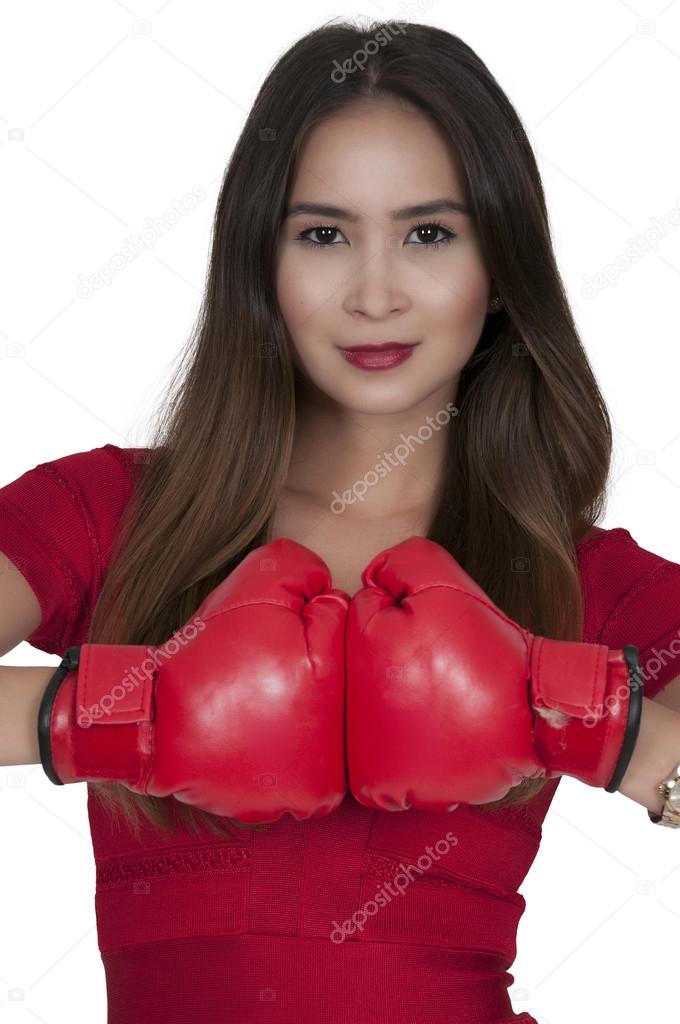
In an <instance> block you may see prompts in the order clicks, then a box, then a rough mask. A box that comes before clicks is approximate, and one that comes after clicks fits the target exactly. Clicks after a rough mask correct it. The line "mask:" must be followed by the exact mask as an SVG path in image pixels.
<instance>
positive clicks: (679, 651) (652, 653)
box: [591, 528, 680, 698]
mask: <svg viewBox="0 0 680 1024" xmlns="http://www.w3.org/2000/svg"><path fill="white" fill-rule="evenodd" d="M608 533H609V534H610V537H609V539H608V540H606V541H605V542H604V543H603V544H602V545H601V552H600V557H599V562H598V564H597V566H596V567H594V570H595V571H594V572H593V573H592V576H591V581H592V582H591V586H592V587H593V588H594V589H595V590H596V599H597V602H598V604H599V606H600V609H601V611H602V612H603V620H601V621H603V626H602V629H601V632H600V635H599V637H598V638H597V640H596V642H599V643H602V644H606V646H607V647H609V648H617V649H620V648H621V647H623V646H624V645H625V644H634V645H635V646H636V647H637V648H638V650H639V652H640V663H641V667H642V672H643V679H644V695H645V697H649V698H654V697H656V695H657V694H658V693H659V692H660V691H661V690H662V689H663V688H664V686H666V685H667V684H668V683H669V682H670V681H671V680H672V679H674V678H675V677H676V676H680V564H678V563H677V562H673V561H671V560H670V559H667V558H663V557H662V556H661V555H658V554H655V553H654V552H653V551H648V550H647V549H646V548H642V547H640V546H639V544H638V543H637V542H636V541H635V540H634V538H633V537H632V536H631V534H630V533H629V532H628V530H625V529H621V528H617V529H615V530H610V531H608Z"/></svg>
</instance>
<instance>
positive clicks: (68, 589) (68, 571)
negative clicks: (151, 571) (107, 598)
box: [0, 444, 151, 653]
mask: <svg viewBox="0 0 680 1024" xmlns="http://www.w3.org/2000/svg"><path fill="white" fill-rule="evenodd" d="M150 456H151V449H144V448H121V447H119V446H117V445H113V444H107V445H103V446H102V447H99V448H92V449H89V450H86V451H81V452H73V453H71V454H68V455H62V456H60V457H59V458H56V459H50V460H48V461H45V462H40V463H38V464H37V465H35V466H33V467H32V468H30V469H28V470H26V471H25V472H24V473H22V474H21V475H20V476H18V477H16V478H15V479H13V480H10V482H9V483H6V484H5V485H4V486H0V552H2V553H3V554H4V555H5V556H6V557H7V558H8V559H9V560H10V561H11V562H12V564H13V565H14V566H16V568H18V569H19V571H20V572H21V573H22V575H23V576H24V577H25V579H26V581H27V582H28V584H29V585H30V586H31V588H32V589H33V591H34V593H35V594H36V596H37V598H38V601H39V603H40V606H41V610H42V621H41V624H40V626H39V628H38V629H37V630H36V631H35V633H34V634H32V635H31V637H29V638H28V642H29V643H31V644H33V646H35V647H39V648H40V649H41V650H45V651H48V652H49V653H57V652H59V651H60V650H63V648H64V646H66V645H67V644H68V643H71V642H74V643H75V642H80V641H77V640H76V639H75V638H77V637H80V636H81V635H84V631H85V629H86V627H87V623H88V621H89V617H90V615H91V613H92V609H93V607H94V603H95V601H96V599H97V596H98V593H99V590H100V588H101V585H102V581H103V579H104V577H105V575H106V572H107V569H108V564H109V561H110V555H111V551H112V546H113V542H114V540H115V538H116V536H117V534H118V530H119V526H120V522H121V517H122V514H123V512H124V510H125V508H126V506H127V504H128V502H129V499H130V497H131V495H132V493H133V491H134V485H135V481H136V480H137V479H138V477H139V473H140V471H141V470H142V468H143V466H144V465H145V464H146V462H148V461H150Z"/></svg>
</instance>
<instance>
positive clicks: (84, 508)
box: [0, 444, 680, 1024]
mask: <svg viewBox="0 0 680 1024" xmlns="http://www.w3.org/2000/svg"><path fill="white" fill-rule="evenodd" d="M143 456H144V449H121V448H118V447H116V446H115V445H111V444H108V445H104V446H103V447H102V448H95V449H93V450H92V451H86V452H78V453H76V454H74V455H68V456H66V457H64V458H61V459H56V460H54V461H52V462H47V463H43V464H41V465H39V466H36V467H35V468H34V469H31V470H29V471H28V472H27V473H24V474H23V475H22V476H20V477H19V478H18V479H17V480H14V481H12V482H11V483H9V484H7V485H6V486H5V487H4V488H0V551H2V552H4V553H5V554H6V555H7V557H8V558H10V559H11V560H12V561H13V562H15V564H16V565H17V566H18V568H19V569H20V570H21V572H22V573H23V575H24V576H25V577H26V579H27V580H28V582H29V583H30V584H31V586H32V587H33V589H34V591H35V593H36V594H37V596H38V599H39V601H40V606H41V608H42V612H43V617H42V622H41V624H40V626H39V627H38V628H37V629H36V630H35V632H34V633H33V634H32V635H31V636H30V637H28V638H27V640H28V643H30V644H32V645H33V646H34V647H37V648H39V649H40V650H42V651H46V652H48V653H50V654H58V655H61V654H62V653H63V651H64V649H65V648H66V647H67V646H69V645H71V644H80V643H83V642H85V639H86V635H87V628H88V625H89V622H90V620H91V616H92V611H93V608H94V605H95V603H96V600H97V596H98V593H99V591H100V588H101V585H102V581H103V579H104V576H105V573H106V570H107V564H108V557H109V551H110V547H111V543H112V541H113V538H114V536H115V532H116V526H117V523H118V521H119V518H120V515H121V512H122V510H123V508H124V507H125V504H126V502H127V500H128V498H129V497H130V494H131V489H132V483H133V479H134V474H135V473H136V471H137V470H138V468H139V465H140V464H141V462H143V461H144V459H143ZM577 554H578V560H579V566H580V572H581V580H582V588H583V593H584V599H585V627H584V634H583V639H584V640H586V641H589V642H601V643H604V644H607V645H608V646H610V647H613V648H616V647H621V646H623V644H625V643H633V644H635V645H636V646H637V647H638V648H639V650H640V655H641V661H642V667H643V673H644V678H645V695H646V696H648V697H653V696H655V695H656V694H657V693H658V692H659V690H660V689H661V688H662V687H663V686H664V685H666V683H668V682H669V681H670V680H671V679H672V678H673V677H674V676H676V675H678V674H680V663H679V664H678V665H675V664H674V661H675V654H676V653H677V652H680V629H679V627H680V565H678V564H676V563H674V562H670V561H668V560H667V559H664V558H662V557H660V556H659V555H656V554H654V553H652V552H649V551H646V550H645V549H643V548H641V547H639V546H638V545H637V543H636V542H635V540H634V539H633V538H632V537H631V535H630V533H629V532H628V531H627V530H625V529H623V528H617V529H612V530H598V531H597V532H596V533H595V534H594V535H592V536H590V537H588V538H587V539H586V540H585V542H582V543H581V544H580V545H579V546H578V549H577ZM671 644H672V646H671ZM559 781H560V780H559V779H554V780H551V782H549V783H548V784H547V785H546V786H545V788H544V789H543V791H542V792H541V793H540V794H539V795H538V796H537V797H536V798H534V799H533V800H531V801H530V802H528V803H527V804H525V805H523V806H519V807H507V808H501V809H500V810H496V811H493V812H488V811H483V810H480V809H479V808H475V807H473V806H468V807H466V806H463V805H461V806H460V807H459V808H458V809H457V810H456V811H455V812H453V813H452V814H443V813H442V814H433V813H429V812H423V811H408V812H401V813H391V812H388V811H375V810H371V809H369V808H365V807H362V806H361V805H360V804H357V803H356V801H355V800H353V798H352V797H351V796H348V797H347V798H346V799H345V801H344V802H343V804H342V805H341V806H340V808H339V809H338V810H337V811H335V812H334V813H333V814H332V815H329V816H327V817H325V818H319V819H313V820H307V821H299V822H298V821H295V820H294V819H293V818H292V817H291V816H290V815H285V816H284V818H283V819H281V820H280V821H278V822H276V823H274V824H271V825H268V826H267V829H266V830H265V831H263V832H250V831H246V830H235V834H234V836H233V838H226V839H221V838H219V837H216V836H213V835H212V834H210V833H208V832H207V831H206V832H205V835H204V836H202V837H197V836H195V835H192V834H191V833H190V832H189V831H188V830H186V829H184V828H182V827H181V826H180V825H179V823H177V824H176V828H175V831H174V832H173V833H172V834H168V833H165V832H160V831H158V830H156V829H155V828H153V827H152V826H150V825H148V826H144V827H143V829H142V833H141V835H140V839H139V841H137V840H135V839H134V837H133V835H132V833H131V832H130V831H129V830H128V829H127V827H125V826H124V824H123V823H122V822H121V823H120V824H119V825H116V824H111V822H110V821H109V818H108V816H107V815H106V814H105V813H104V812H102V810H101V808H100V806H99V804H98V803H97V802H96V801H95V800H94V799H93V796H92V791H91V790H90V791H89V794H88V814H89V821H90V829H91V835H92V844H93V852H94V857H95V862H96V892H95V910H96V917H97V929H98V940H99V948H100V950H101V955H102V961H103V964H104V969H105V974H106V984H107V996H108V1006H109V1016H108V1021H109V1024H132V1022H134V1024H140V1022H142V1021H143V1022H144V1024H156V1022H159V1024H160V1022H163V1024H188V1022H192V1024H194V1022H199V1021H200V1022H201V1024H217V1022H219V1024H225V1022H227V1021H229V1022H232V1021H233V1022H236V1024H250V1022H265V1021H266V1022H272V1024H321V1022H323V1024H341V1022H342V1024H349V1022H352V1024H397V1022H398V1024H403V1022H408V1024H444V1022H446V1024H463V1022H465V1024H503V1022H511V1021H512V1022H515V1024H531V1022H534V1018H533V1017H531V1016H530V1015H529V1014H528V1013H522V1014H518V1015H515V1014H514V1013H513V1009H512V1004H511V1001H510V998H509V995H508V987H509V986H510V985H511V984H512V983H513V982H514V978H513V976H512V974H510V973H509V968H510V966H511V965H512V963H513V961H514V959H515V954H516V945H515V942H516V933H517V926H518V923H519V920H520V917H521V915H522V913H523V911H524V907H525V902H524V898H523V897H522V896H520V895H519V893H518V891H517V890H518V888H519V886H520V885H521V883H522V882H523V880H524V878H525V876H526V874H527V872H528V870H529V868H530V867H531V865H532V863H533V861H534V859H535V857H536V854H537V852H538V848H539V844H540V840H541V826H542V822H543V819H544V817H545V815H546V812H547V810H548V807H549V805H550V803H551V801H552V799H553V797H554V794H555V791H556V789H557V786H558V784H559ZM169 803H170V806H171V807H172V806H173V803H172V801H169ZM650 827H651V826H650ZM428 851H429V852H428ZM377 894H382V895H381V896H380V898H379V899H378V900H376V899H375V897H376V896H377ZM378 904H379V906H378ZM376 911H377V912H376Z"/></svg>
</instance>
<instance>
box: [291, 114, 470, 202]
mask: <svg viewBox="0 0 680 1024" xmlns="http://www.w3.org/2000/svg"><path fill="white" fill-rule="evenodd" d="M463 185H464V181H463V175H462V173H461V168H460V163H459V160H458V158H457V155H456V153H455V149H454V147H453V145H452V144H451V142H450V140H448V139H447V138H446V136H445V135H444V133H443V131H442V130H441V129H440V128H439V126H438V125H436V124H435V123H434V122H433V121H432V119H431V118H430V117H428V116H426V115H425V114H423V113H422V112H421V111H418V110H416V109H411V108H406V107H403V106H400V105H398V104H396V103H392V102H385V103H380V104H363V103H362V104H357V105H354V106H352V107H351V108H348V109H347V110H343V111H341V112H339V113H337V114H334V115H333V116H332V117H330V118H328V119H327V120H325V121H323V122H321V123H320V124H318V125H316V126H315V127H314V128H313V129H311V130H310V132H309V133H308V135H307V137H306V139H305V141H304V144H303V146H302V148H301V150H300V153H299V155H298V160H297V164H296V167H295V172H294V175H293V179H292V184H291V189H290V196H289V205H292V204H294V203H297V202H299V201H304V200H307V201H314V200H322V201H324V202H326V203H333V204H334V205H337V206H341V207H348V206H352V207H355V206H356V207H358V208H359V209H360V208H361V207H362V206H364V205H369V204H370V207H371V209H372V210H376V209H382V210H383V211H384V213H385V216H386V217H388V216H389V215H390V211H392V210H394V209H396V208H399V207H402V206H404V205H405V204H406V203H407V202H409V201H410V202H416V201H418V200H420V199H423V198H428V199H432V198H435V197H442V196H449V197H450V198H452V199H454V200H458V201H460V202H461V203H463V202H464V201H465V195H464V187H463Z"/></svg>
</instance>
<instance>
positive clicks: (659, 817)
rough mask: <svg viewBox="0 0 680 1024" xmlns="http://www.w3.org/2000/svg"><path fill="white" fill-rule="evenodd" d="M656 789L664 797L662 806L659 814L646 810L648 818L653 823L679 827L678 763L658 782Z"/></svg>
mask: <svg viewBox="0 0 680 1024" xmlns="http://www.w3.org/2000/svg"><path fill="white" fill-rule="evenodd" d="M657 789H658V790H659V792H660V793H661V796H662V797H663V798H664V804H663V808H662V809H661V814H654V813H653V811H650V810H648V811H647V814H648V815H649V820H650V821H653V822H654V824H655V825H667V826H668V827H669V828H680V764H677V765H676V766H675V768H674V770H673V774H672V775H669V776H668V778H667V779H664V780H663V782H660V783H659V785H658V787H657Z"/></svg>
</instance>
